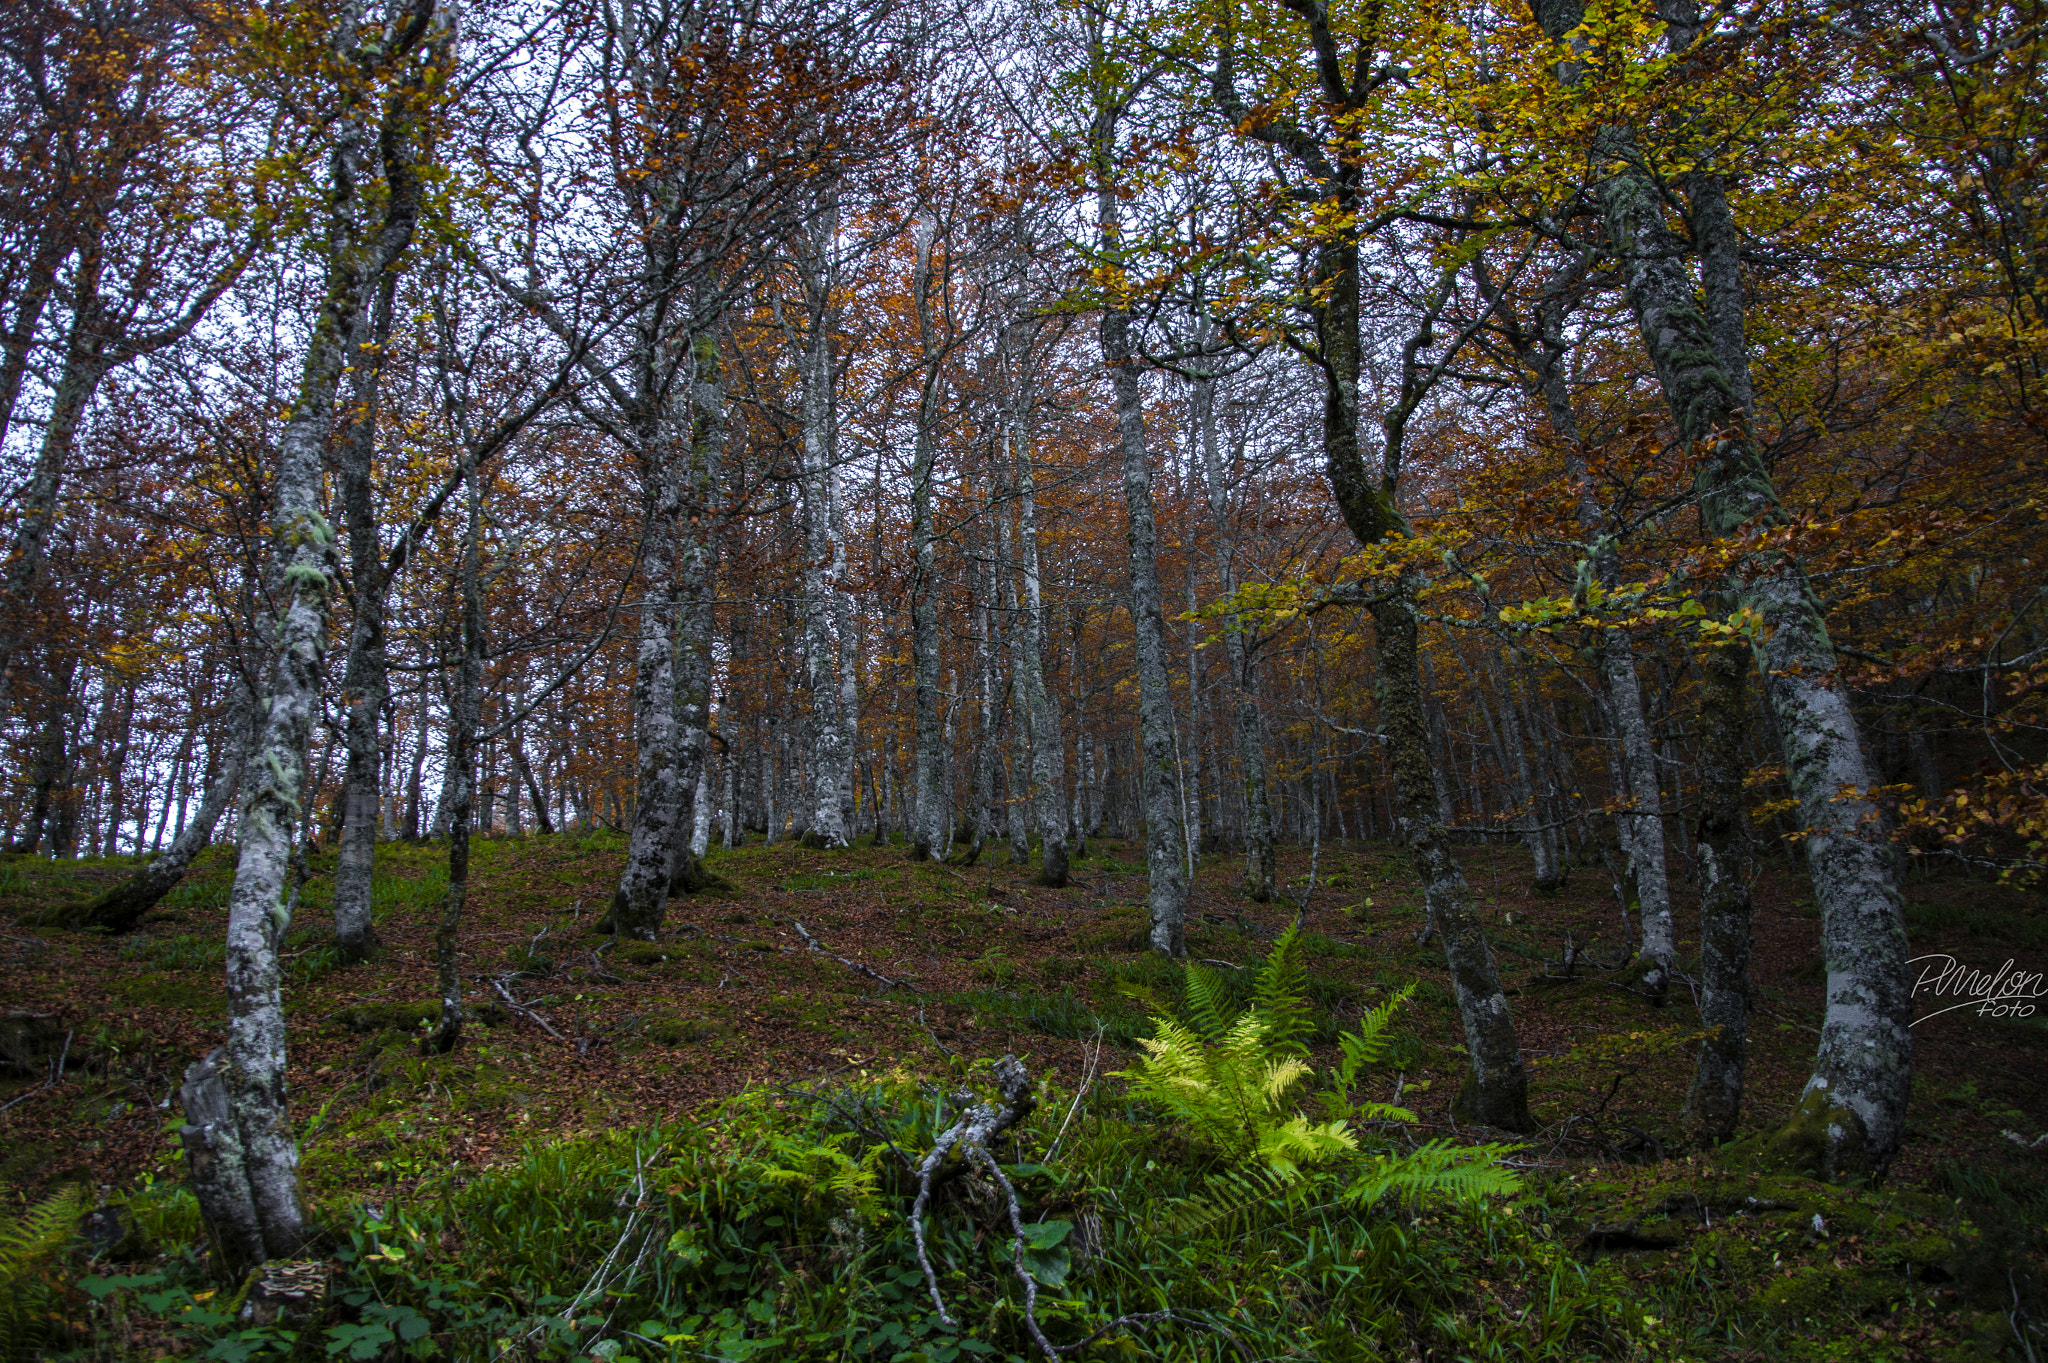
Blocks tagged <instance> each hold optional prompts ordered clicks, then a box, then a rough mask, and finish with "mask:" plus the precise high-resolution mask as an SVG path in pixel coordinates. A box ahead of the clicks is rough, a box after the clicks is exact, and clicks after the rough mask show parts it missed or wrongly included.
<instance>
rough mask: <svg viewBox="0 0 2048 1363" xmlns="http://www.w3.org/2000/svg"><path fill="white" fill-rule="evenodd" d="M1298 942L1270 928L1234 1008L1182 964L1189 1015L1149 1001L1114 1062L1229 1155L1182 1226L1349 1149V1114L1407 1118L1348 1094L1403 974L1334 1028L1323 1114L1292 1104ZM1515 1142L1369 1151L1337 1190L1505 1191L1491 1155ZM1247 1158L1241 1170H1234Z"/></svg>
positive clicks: (1355, 1198) (1303, 1022) (1382, 1040)
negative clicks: (1216, 1182) (1148, 1011)
mask: <svg viewBox="0 0 2048 1363" xmlns="http://www.w3.org/2000/svg"><path fill="white" fill-rule="evenodd" d="M1300 950H1301V948H1300V939H1299V938H1298V936H1297V935H1296V933H1295V931H1294V930H1293V929H1292V928H1290V929H1288V930H1287V931H1286V932H1284V933H1282V934H1281V936H1280V939H1279V940H1278V941H1277V942H1275V943H1274V944H1273V950H1272V952H1271V953H1270V954H1269V955H1268V956H1267V957H1266V960H1265V963H1264V964H1263V965H1262V966H1260V968H1259V971H1258V974H1257V976H1256V977H1255V978H1254V980H1253V984H1252V1004H1251V1007H1249V1008H1247V1009H1245V1010H1244V1011H1243V1012H1242V1013H1240V1014H1238V1015H1236V1016H1234V1017H1233V1016H1231V1015H1230V1013H1228V1012H1226V1011H1225V1010H1226V1003H1227V992H1226V987H1225V985H1224V983H1223V981H1222V979H1221V978H1220V977H1219V976H1217V975H1216V974H1214V973H1213V972H1210V971H1207V970H1204V969H1203V968H1202V967H1200V966H1190V967H1189V968H1188V973H1187V981H1188V996H1187V997H1188V1010H1187V1011H1188V1015H1189V1018H1190V1019H1191V1022H1182V1021H1180V1020H1179V1019H1177V1018H1175V1017H1173V1016H1172V1015H1171V1014H1169V1013H1168V1012H1167V1011H1166V1010H1165V1009H1164V1008H1163V1007H1160V1006H1158V1005H1157V1004H1156V1003H1155V1004H1154V1007H1153V1016H1152V1025H1153V1035H1152V1036H1151V1037H1150V1038H1147V1039H1144V1040H1141V1041H1140V1042H1139V1043H1138V1044H1139V1045H1140V1046H1142V1047H1143V1048H1144V1050H1145V1055H1144V1056H1143V1057H1142V1058H1141V1059H1140V1060H1139V1061H1138V1063H1137V1064H1136V1065H1135V1066H1134V1067H1133V1068H1131V1069H1129V1070H1125V1071H1123V1077H1124V1078H1125V1079H1127V1080H1129V1081H1130V1085H1131V1091H1132V1093H1133V1094H1134V1095H1136V1096H1138V1097H1140V1098H1145V1099H1149V1100H1151V1101H1152V1102H1155V1103H1157V1104H1159V1105H1160V1106H1161V1107H1163V1108H1165V1109H1166V1110H1167V1111H1168V1112H1170V1113H1172V1114H1173V1115H1174V1116H1175V1117H1176V1118H1178V1119H1179V1120H1180V1121H1182V1122H1184V1123H1185V1124H1186V1125H1187V1126H1188V1127H1189V1128H1190V1129H1191V1130H1192V1131H1193V1132H1194V1134H1195V1135H1196V1136H1197V1137H1198V1138H1200V1139H1201V1140H1203V1141H1205V1142H1206V1143H1208V1144H1209V1145H1211V1146H1213V1147H1214V1148H1215V1149H1216V1150H1217V1152H1218V1153H1220V1154H1222V1155H1224V1156H1225V1157H1227V1158H1228V1159H1229V1160H1230V1161H1231V1164H1232V1166H1233V1167H1232V1168H1231V1169H1230V1170H1229V1171H1228V1173H1227V1175H1226V1177H1227V1178H1229V1179H1231V1180H1234V1181H1233V1182H1230V1183H1228V1184H1227V1185H1226V1187H1225V1191H1226V1192H1227V1193H1228V1194H1229V1195H1228V1196H1226V1197H1225V1198H1224V1199H1223V1200H1221V1201H1216V1200H1214V1199H1213V1198H1191V1199H1189V1201H1188V1204H1187V1207H1186V1211H1185V1214H1184V1217H1183V1220H1184V1222H1185V1223H1186V1224H1185V1225H1183V1226H1182V1229H1188V1228H1190V1227H1194V1228H1199V1227H1205V1226H1208V1225H1211V1224H1214V1223H1217V1222H1225V1221H1227V1222H1231V1223H1233V1224H1234V1223H1235V1222H1236V1221H1237V1220H1238V1219H1239V1218H1241V1217H1243V1216H1245V1215H1247V1214H1248V1213H1249V1211H1250V1210H1251V1208H1252V1207H1254V1206H1255V1205H1257V1204H1259V1203H1262V1202H1271V1201H1272V1200H1273V1199H1274V1198H1275V1197H1284V1196H1289V1195H1290V1194H1289V1190H1290V1189H1292V1188H1294V1187H1296V1186H1298V1185H1301V1184H1302V1183H1304V1181H1305V1180H1306V1179H1307V1177H1308V1174H1309V1172H1310V1171H1312V1170H1315V1169H1319V1168H1323V1167H1327V1166H1330V1165H1333V1164H1337V1163H1339V1162H1342V1161H1347V1160H1350V1159H1354V1158H1356V1157H1357V1156H1358V1153H1359V1151H1358V1138H1357V1136H1356V1135H1354V1134H1353V1132H1352V1124H1353V1123H1354V1122H1359V1121H1375V1122H1377V1121H1399V1122H1412V1121H1414V1120H1415V1114H1414V1113H1413V1112H1410V1111H1409V1110H1408V1109H1406V1108H1402V1107H1396V1106H1394V1105H1393V1104H1391V1103H1381V1102H1363V1103H1361V1102H1357V1101H1355V1100H1354V1099H1353V1098H1352V1096H1351V1090H1352V1088H1353V1086H1354V1085H1356V1084H1357V1082H1358V1078H1359V1075H1360V1073H1361V1072H1362V1071H1363V1070H1364V1069H1365V1067H1366V1066H1368V1065H1371V1064H1373V1063H1375V1062H1377V1061H1378V1060H1379V1059H1380V1058H1381V1056H1383V1055H1384V1054H1385V1053H1386V1049H1387V1046H1388V1043H1389V1041H1390V1038H1389V1037H1388V1035H1387V1029H1388V1027H1389V1026H1390V1025H1391V1024H1392V1022H1393V1018H1394V1013H1395V1010H1397V1009H1398V1008H1400V1006H1401V1005H1402V1004H1403V1003H1405V1002H1407V1000H1408V998H1409V997H1410V996H1411V995H1412V994H1413V993H1414V992H1415V986H1414V985H1412V984H1411V985H1409V986H1408V987H1407V988H1405V989H1402V990H1400V991H1399V992H1397V993H1396V994H1394V995H1393V996H1392V997H1391V998H1389V999H1387V1000H1386V1001H1385V1002H1384V1003H1382V1004H1380V1005H1379V1006H1378V1007H1376V1008H1373V1009H1371V1010H1370V1011H1368V1012H1367V1013H1366V1015H1365V1017H1364V1018H1363V1019H1362V1020H1361V1021H1360V1024H1359V1028H1358V1030H1357V1031H1356V1032H1348V1033H1345V1034H1343V1035H1341V1036H1339V1037H1338V1045H1339V1048H1340V1050H1341V1052H1342V1058H1341V1059H1340V1060H1339V1062H1338V1064H1337V1067H1336V1069H1335V1070H1334V1071H1333V1072H1332V1073H1331V1075H1330V1084H1329V1087H1327V1088H1326V1089H1324V1090H1323V1091H1322V1092H1320V1093H1319V1094H1317V1095H1316V1098H1317V1100H1318V1103H1319V1104H1320V1106H1321V1107H1322V1109H1323V1112H1322V1115H1323V1116H1324V1117H1325V1118H1326V1120H1323V1121H1320V1122H1318V1121H1312V1120H1311V1119H1310V1118H1308V1117H1307V1116H1305V1115H1303V1114H1301V1113H1300V1112H1297V1111H1294V1110H1293V1102H1292V1099H1293V1094H1294V1091H1295V1090H1296V1088H1298V1087H1299V1086H1300V1085H1301V1083H1302V1082H1303V1081H1304V1080H1306V1079H1308V1078H1309V1077H1310V1076H1311V1075H1312V1074H1313V1073H1314V1071H1313V1070H1312V1069H1311V1068H1310V1067H1309V1064H1308V1062H1307V1060H1306V1059H1305V1058H1304V1057H1305V1056H1306V1055H1307V1054H1308V1046H1307V1043H1306V1038H1307V1036H1308V1034H1309V1032H1310V1023H1309V1018H1308V1008H1307V1005H1306V1004H1305V1003H1304V1001H1303V995H1304V993H1305V992H1306V989H1307V978H1306V972H1305V971H1303V969H1302V967H1301V959H1300ZM1519 1148H1520V1147H1518V1146H1501V1145H1482V1146H1470V1147H1466V1146H1455V1145H1452V1144H1450V1143H1449V1142H1446V1141H1432V1142H1430V1143H1428V1144H1426V1145H1423V1146H1422V1147H1420V1148H1419V1149H1417V1150H1415V1151H1412V1152H1410V1153H1409V1154H1406V1155H1398V1156H1395V1155H1372V1156H1368V1157H1366V1161H1365V1167H1364V1169H1363V1170H1362V1171H1361V1172H1360V1174H1359V1176H1358V1177H1357V1178H1356V1179H1354V1180H1353V1181H1352V1182H1351V1183H1350V1184H1349V1185H1348V1186H1347V1187H1346V1188H1345V1190H1344V1192H1343V1193H1342V1195H1341V1200H1342V1201H1343V1202H1344V1203H1345V1204H1346V1205H1349V1206H1357V1207H1368V1206H1371V1205H1372V1204H1373V1203H1375V1202H1378V1201H1379V1200H1380V1199H1381V1198H1383V1197H1386V1196H1388V1195H1389V1194H1400V1195H1404V1196H1410V1197H1424V1196H1450V1197H1460V1198H1462V1197H1475V1196H1482V1195H1486V1194H1492V1193H1508V1192H1513V1191H1515V1190H1516V1189H1517V1188H1519V1187H1520V1186H1521V1182H1520V1180H1519V1179H1518V1178H1517V1177H1516V1175H1515V1174H1514V1173H1513V1171H1512V1170H1508V1169H1503V1168H1501V1167H1500V1166H1499V1164H1498V1163H1497V1161H1498V1160H1499V1159H1500V1157H1501V1156H1502V1155H1504V1154H1506V1153H1508V1152H1510V1151H1512V1150H1515V1149H1519ZM1247 1165H1249V1166H1251V1168H1252V1171H1251V1172H1245V1170H1244V1168H1243V1166H1247Z"/></svg>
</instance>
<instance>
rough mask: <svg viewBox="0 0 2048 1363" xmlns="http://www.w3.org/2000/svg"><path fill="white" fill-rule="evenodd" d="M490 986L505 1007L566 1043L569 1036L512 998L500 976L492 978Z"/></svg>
mask: <svg viewBox="0 0 2048 1363" xmlns="http://www.w3.org/2000/svg"><path fill="white" fill-rule="evenodd" d="M491 987H492V988H493V989H495V990H497V991H498V997H499V998H501V999H503V1000H505V1006H506V1007H507V1008H510V1009H511V1010H512V1011H513V1012H515V1013H517V1014H519V1016H521V1017H523V1018H525V1019H526V1020H527V1021H528V1022H531V1023H532V1024H533V1025H534V1026H536V1027H538V1028H540V1029H541V1030H542V1031H543V1032H546V1033H547V1034H548V1035H549V1036H551V1037H553V1038H554V1039H555V1040H557V1041H559V1042H561V1043H563V1044H564V1045H567V1044H568V1041H569V1038H568V1037H565V1036H563V1035H562V1034H561V1033H560V1032H558V1031H556V1030H555V1029H554V1028H553V1027H551V1026H549V1025H548V1020H547V1019H546V1018H544V1017H542V1016H541V1015H540V1014H539V1013H536V1012H534V1011H533V1010H532V1009H531V1008H528V1007H527V1006H526V1005H525V1004H523V1003H521V1002H520V1001H519V1000H518V999H515V998H513V997H512V991H511V990H509V989H507V988H506V987H505V981H504V980H503V979H502V978H499V979H495V980H492V981H491Z"/></svg>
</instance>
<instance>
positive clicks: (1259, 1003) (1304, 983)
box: [1251, 926, 1315, 1055]
mask: <svg viewBox="0 0 2048 1363" xmlns="http://www.w3.org/2000/svg"><path fill="white" fill-rule="evenodd" d="M1307 998H1308V971H1307V970H1306V969H1304V968H1303V966H1302V964H1301V933H1300V931H1299V930H1298V929H1296V928H1294V927H1291V926H1290V927H1289V928H1288V929H1287V931H1285V932H1283V933H1281V934H1280V937H1279V939H1278V940H1277V941H1275V942H1274V943H1273V949H1272V950H1271V951H1269V952H1267V953H1266V959H1265V962H1264V963H1263V964H1262V965H1260V966H1259V970H1258V974H1257V975H1255V976H1254V977H1253V979H1252V1008H1251V1011H1252V1013H1253V1014H1254V1015H1256V1016H1257V1017H1258V1018H1259V1020H1260V1021H1261V1022H1263V1023H1265V1025H1266V1039H1267V1045H1268V1046H1269V1047H1270V1048H1271V1049H1272V1051H1273V1052H1274V1053H1275V1054H1278V1055H1307V1054H1308V1037H1309V1035H1310V1034H1311V1033H1313V1032H1314V1031H1315V1024H1314V1022H1313V1021H1311V1019H1310V1017H1309V1010H1308V1002H1307Z"/></svg>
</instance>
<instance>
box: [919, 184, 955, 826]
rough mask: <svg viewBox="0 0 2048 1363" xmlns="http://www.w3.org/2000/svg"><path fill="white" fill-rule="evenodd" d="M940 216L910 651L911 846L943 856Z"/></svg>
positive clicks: (922, 417)
mask: <svg viewBox="0 0 2048 1363" xmlns="http://www.w3.org/2000/svg"><path fill="white" fill-rule="evenodd" d="M937 234H938V224H937V223H935V222H933V221H931V220H929V219H924V220H921V221H920V222H919V223H918V224H917V226H916V229H915V237H916V245H917V262H916V265H915V266H914V269H913V273H912V275H911V297H912V300H913V302H914V303H915V305H916V310H917V325H918V336H919V341H920V345H921V347H922V351H923V360H924V375H923V382H922V384H921V385H920V387H919V390H918V399H917V432H916V436H915V443H914V446H913V453H912V463H911V471H910V555H911V561H910V653H911V676H912V682H913V688H914V691H915V706H916V711H917V773H916V791H915V794H914V797H913V799H914V808H915V816H914V819H913V826H912V828H911V830H910V844H911V853H912V855H913V856H915V857H917V858H918V859H919V860H928V859H933V858H936V859H938V860H941V861H943V860H944V859H945V857H946V853H947V850H948V848H949V847H950V845H951V842H952V836H953V810H952V802H951V801H949V800H948V799H946V798H945V795H944V789H945V762H946V754H945V746H944V744H945V734H944V732H943V730H942V729H941V726H940V722H939V612H938V592H939V581H938V549H937V540H938V534H937V531H936V529H935V528H934V526H933V523H932V478H933V465H934V463H935V461H936V460H937V458H938V423H939V396H940V394H939V361H940V357H941V354H942V350H941V346H940V338H939V335H938V329H937V322H936V319H935V318H934V317H933V315H932V312H933V300H932V282H933V281H932V273H933V261H932V250H933V245H934V242H935V239H936V237H937Z"/></svg>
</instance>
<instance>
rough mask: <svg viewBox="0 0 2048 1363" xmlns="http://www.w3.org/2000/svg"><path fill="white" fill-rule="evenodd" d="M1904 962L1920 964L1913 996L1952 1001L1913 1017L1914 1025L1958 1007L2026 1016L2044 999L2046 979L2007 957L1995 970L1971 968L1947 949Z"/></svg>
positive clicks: (1991, 1015)
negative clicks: (2035, 1004) (2015, 964)
mask: <svg viewBox="0 0 2048 1363" xmlns="http://www.w3.org/2000/svg"><path fill="white" fill-rule="evenodd" d="M1923 962H1924V963H1925V964H1922V963H1923ZM1906 964H1907V965H1918V966H1920V978H1919V979H1917V980H1915V981H1913V997H1914V998H1916V999H1917V998H1919V997H1921V996H1922V995H1923V994H1924V995H1926V996H1927V997H1928V998H1929V999H1930V1000H1935V1001H1943V1000H1948V999H1953V1000H1955V1002H1953V1003H1947V1004H1945V1006H1943V1007H1940V1008H1936V1009H1935V1010H1934V1011H1933V1012H1931V1013H1925V1014H1922V1015H1921V1016H1920V1017H1917V1018H1914V1019H1913V1024H1912V1025H1913V1026H1915V1027H1917V1026H1919V1025H1920V1024H1921V1023H1923V1022H1925V1021H1927V1019H1928V1018H1937V1017H1940V1016H1941V1015H1942V1014H1943V1013H1953V1012H1954V1011H1955V1010H1956V1009H1958V1008H1974V1009H1976V1010H1977V1016H1978V1017H1985V1018H2030V1017H2032V1016H2033V1015H2034V1001H2035V1000H2036V999H2041V998H2048V980H2044V977H2043V976H2042V975H2041V973H2040V972H2038V971H2033V970H2021V969H2018V968H2017V967H2015V966H2014V965H2013V963H2012V962H2011V961H2010V960H2008V961H2007V962H2006V963H2005V964H2004V965H2002V966H2000V967H1998V969H1996V970H1974V969H1972V968H1971V967H1969V966H1966V965H1964V964H1963V963H1962V962H1961V961H1958V960H1957V959H1956V958H1955V957H1953V956H1951V955H1949V954H1948V953H1947V952H1935V953H1934V954H1932V955H1929V956H1915V957H1914V958H1913V959H1912V960H1910V961H1908V962H1906Z"/></svg>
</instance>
